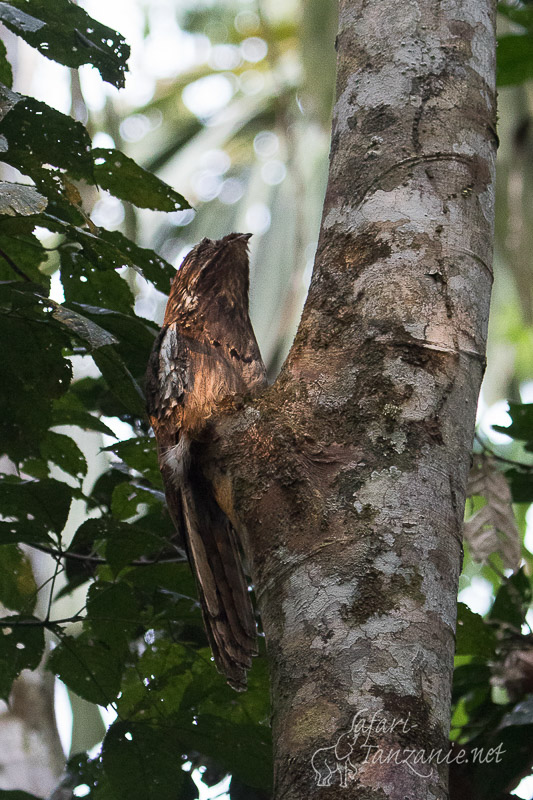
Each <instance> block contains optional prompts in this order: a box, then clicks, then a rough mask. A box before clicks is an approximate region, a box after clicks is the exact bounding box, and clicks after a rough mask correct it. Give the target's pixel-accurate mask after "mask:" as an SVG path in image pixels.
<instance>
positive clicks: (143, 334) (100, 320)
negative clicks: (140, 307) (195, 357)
mask: <svg viewBox="0 0 533 800" xmlns="http://www.w3.org/2000/svg"><path fill="white" fill-rule="evenodd" d="M75 306H76V309H77V310H79V311H80V313H82V314H83V315H84V316H86V317H87V318H89V319H91V320H93V321H94V322H95V324H97V325H102V326H103V327H104V328H105V329H106V330H107V331H109V332H110V333H112V334H113V335H114V337H115V339H116V342H117V346H116V348H115V349H116V352H117V353H118V355H119V356H120V357H121V359H122V360H123V361H124V363H125V365H126V366H127V368H128V370H129V371H130V372H131V374H132V375H133V376H134V377H135V378H144V375H145V372H146V364H147V362H148V358H149V356H150V353H151V351H152V347H153V344H154V341H155V337H156V335H157V333H158V329H157V326H156V325H155V324H154V323H153V322H150V321H149V320H146V319H143V318H142V317H134V316H132V315H129V314H122V313H120V312H118V311H113V310H111V309H106V308H95V307H94V306H87V305H82V304H81V303H76V304H75Z"/></svg>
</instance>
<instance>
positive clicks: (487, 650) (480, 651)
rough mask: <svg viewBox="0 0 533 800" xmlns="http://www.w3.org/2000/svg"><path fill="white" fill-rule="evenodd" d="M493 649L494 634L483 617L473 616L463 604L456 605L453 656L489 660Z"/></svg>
mask: <svg viewBox="0 0 533 800" xmlns="http://www.w3.org/2000/svg"><path fill="white" fill-rule="evenodd" d="M495 648H496V636H495V633H494V631H493V630H492V629H491V628H490V627H489V626H488V625H486V624H485V622H484V621H483V617H481V616H480V615H479V614H474V612H473V611H471V610H470V609H469V608H468V606H466V605H465V604H464V603H458V604H457V633H456V644H455V654H456V655H458V656H466V655H469V656H479V657H481V658H491V656H494V650H495Z"/></svg>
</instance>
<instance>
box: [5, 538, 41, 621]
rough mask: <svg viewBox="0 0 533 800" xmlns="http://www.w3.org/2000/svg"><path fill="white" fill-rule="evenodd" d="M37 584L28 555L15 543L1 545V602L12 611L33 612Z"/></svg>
mask: <svg viewBox="0 0 533 800" xmlns="http://www.w3.org/2000/svg"><path fill="white" fill-rule="evenodd" d="M36 601H37V586H36V584H35V578H34V577H33V570H32V568H31V563H30V560H29V558H28V556H27V555H26V554H25V553H23V552H22V550H21V549H20V547H17V545H15V544H3V545H2V546H0V603H2V604H3V605H4V606H5V607H6V608H9V609H10V610H11V611H20V612H21V613H22V612H23V613H25V614H31V612H32V611H33V609H34V608H35V603H36Z"/></svg>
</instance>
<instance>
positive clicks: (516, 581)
mask: <svg viewBox="0 0 533 800" xmlns="http://www.w3.org/2000/svg"><path fill="white" fill-rule="evenodd" d="M530 603H531V583H530V580H529V578H528V576H527V575H526V574H525V571H524V567H522V568H521V569H520V570H519V571H518V572H517V573H516V574H515V575H511V577H510V578H507V580H506V581H505V583H504V584H502V586H501V587H500V589H499V590H498V594H497V595H496V599H495V601H494V603H493V606H492V608H491V611H490V614H489V617H490V619H493V620H498V621H500V622H505V623H507V624H509V625H512V626H513V627H515V628H517V629H518V630H520V628H521V627H522V625H523V623H524V620H525V618H526V614H527V612H528V609H529V604H530Z"/></svg>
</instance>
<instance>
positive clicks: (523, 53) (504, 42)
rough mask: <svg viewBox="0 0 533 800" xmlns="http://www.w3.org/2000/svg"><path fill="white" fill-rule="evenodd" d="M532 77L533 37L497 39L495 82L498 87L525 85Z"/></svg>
mask: <svg viewBox="0 0 533 800" xmlns="http://www.w3.org/2000/svg"><path fill="white" fill-rule="evenodd" d="M532 77H533V35H531V34H522V35H517V34H513V33H510V34H505V35H504V36H499V37H498V50H497V69H496V82H497V84H498V86H512V85H515V84H520V83H525V82H526V81H527V80H529V79H530V78H532Z"/></svg>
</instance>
